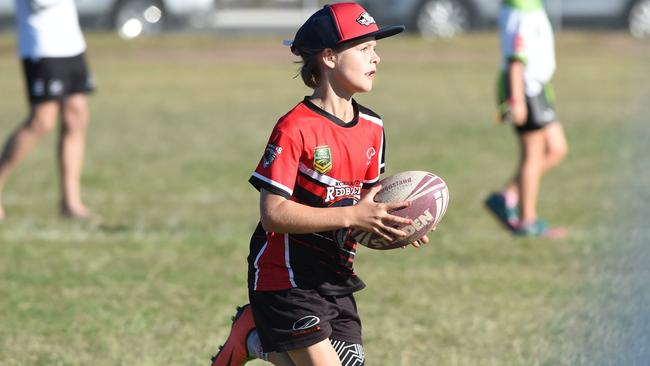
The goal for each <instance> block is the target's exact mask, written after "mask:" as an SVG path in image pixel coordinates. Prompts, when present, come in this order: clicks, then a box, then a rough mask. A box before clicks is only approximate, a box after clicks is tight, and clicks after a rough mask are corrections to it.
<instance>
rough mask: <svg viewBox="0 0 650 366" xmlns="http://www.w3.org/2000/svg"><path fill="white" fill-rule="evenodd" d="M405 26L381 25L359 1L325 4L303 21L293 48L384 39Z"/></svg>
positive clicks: (334, 45) (295, 49) (296, 51)
mask: <svg viewBox="0 0 650 366" xmlns="http://www.w3.org/2000/svg"><path fill="white" fill-rule="evenodd" d="M403 30H404V26H403V25H393V26H389V27H383V28H379V26H377V23H376V22H375V19H373V17H372V16H370V14H368V12H367V11H366V10H365V9H364V8H363V7H361V5H359V4H357V3H352V2H350V3H337V4H331V5H325V6H324V7H323V8H322V9H320V10H318V11H317V12H315V13H314V14H313V15H312V16H311V17H309V19H307V21H306V22H305V24H303V25H302V26H301V27H300V29H298V32H297V33H296V37H295V38H294V40H293V42H291V43H290V45H291V52H293V53H294V54H295V55H300V53H301V52H300V51H301V50H303V51H305V50H323V49H325V48H335V47H338V46H341V45H343V44H346V43H348V42H353V41H356V40H359V39H362V38H366V37H373V38H374V39H382V38H386V37H390V36H393V35H395V34H398V33H400V32H402V31H403Z"/></svg>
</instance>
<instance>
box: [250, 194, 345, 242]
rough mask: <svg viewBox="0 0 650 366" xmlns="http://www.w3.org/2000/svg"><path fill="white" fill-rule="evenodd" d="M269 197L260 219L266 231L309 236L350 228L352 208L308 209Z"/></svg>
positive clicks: (264, 203)
mask: <svg viewBox="0 0 650 366" xmlns="http://www.w3.org/2000/svg"><path fill="white" fill-rule="evenodd" d="M269 195H271V196H274V195H273V194H271V193H267V194H266V197H265V195H263V196H262V199H261V202H260V218H261V221H262V226H263V227H264V230H266V231H273V232H277V233H292V234H308V233H315V232H321V231H331V230H337V229H340V228H344V227H349V226H350V223H351V219H350V218H351V214H352V212H351V209H352V206H349V207H331V208H319V207H310V206H306V205H303V204H300V203H297V202H294V201H291V200H288V199H285V198H283V197H279V196H275V197H268V196H269Z"/></svg>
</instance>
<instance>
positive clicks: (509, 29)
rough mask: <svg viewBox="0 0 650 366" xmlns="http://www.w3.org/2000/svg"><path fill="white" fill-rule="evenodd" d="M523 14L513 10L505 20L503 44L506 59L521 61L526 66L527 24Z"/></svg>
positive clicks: (502, 33) (502, 32) (502, 36)
mask: <svg viewBox="0 0 650 366" xmlns="http://www.w3.org/2000/svg"><path fill="white" fill-rule="evenodd" d="M524 20H525V19H524V16H523V14H522V12H520V11H518V10H514V9H511V10H510V12H509V14H508V16H507V17H506V19H505V20H504V24H503V25H502V27H503V29H502V31H501V38H502V39H501V44H502V48H503V49H502V51H503V56H504V59H506V60H508V61H509V62H511V61H520V62H522V63H524V64H526V63H527V61H528V52H527V49H526V28H525V26H526V24H525V23H526V22H525V21H524Z"/></svg>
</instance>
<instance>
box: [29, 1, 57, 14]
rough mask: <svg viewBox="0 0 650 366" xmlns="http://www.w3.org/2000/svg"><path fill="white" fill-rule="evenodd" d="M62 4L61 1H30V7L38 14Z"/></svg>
mask: <svg viewBox="0 0 650 366" xmlns="http://www.w3.org/2000/svg"><path fill="white" fill-rule="evenodd" d="M60 2H61V0H29V7H30V8H31V9H32V12H34V13H37V12H39V11H41V10H45V9H47V8H49V7H50V6H52V5H56V4H57V3H60Z"/></svg>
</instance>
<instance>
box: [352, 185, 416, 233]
mask: <svg viewBox="0 0 650 366" xmlns="http://www.w3.org/2000/svg"><path fill="white" fill-rule="evenodd" d="M380 189H381V185H377V186H375V187H372V188H370V189H369V190H368V191H367V193H366V194H365V195H364V197H363V198H362V199H361V200H360V201H359V202H358V203H357V204H356V205H354V206H352V208H353V210H354V214H353V218H352V223H351V225H350V226H351V227H352V228H355V229H360V230H363V231H367V232H370V233H374V234H377V235H379V236H381V237H382V238H384V239H386V240H389V241H394V240H395V239H397V238H403V237H405V236H407V235H408V234H407V233H406V232H404V231H402V230H398V229H396V228H395V227H394V226H401V225H410V224H412V223H413V220H411V219H406V218H403V217H399V216H395V215H391V214H390V212H392V211H395V210H399V209H402V208H406V207H408V206H409V205H410V204H411V203H410V202H409V201H400V202H387V203H380V202H375V201H374V198H375V196H376V195H377V192H379V190H380Z"/></svg>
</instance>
